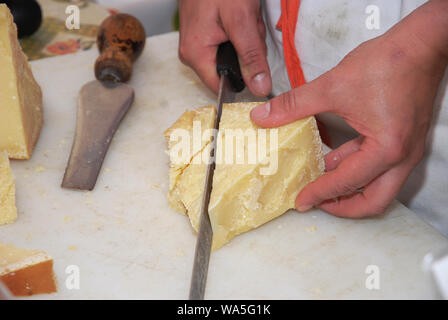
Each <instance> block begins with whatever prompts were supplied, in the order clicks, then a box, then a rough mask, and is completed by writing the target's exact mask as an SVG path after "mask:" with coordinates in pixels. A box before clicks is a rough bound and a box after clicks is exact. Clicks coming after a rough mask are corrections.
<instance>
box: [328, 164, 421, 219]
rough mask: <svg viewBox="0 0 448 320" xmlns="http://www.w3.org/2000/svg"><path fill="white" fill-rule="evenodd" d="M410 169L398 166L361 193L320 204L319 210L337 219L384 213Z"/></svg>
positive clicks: (375, 180)
mask: <svg viewBox="0 0 448 320" xmlns="http://www.w3.org/2000/svg"><path fill="white" fill-rule="evenodd" d="M411 170H412V167H409V166H406V165H398V166H396V167H394V168H392V169H390V170H388V171H386V172H385V173H383V174H382V175H380V176H379V177H377V178H376V179H374V180H373V181H372V182H371V183H369V184H368V185H367V186H366V187H365V188H364V190H363V191H362V192H358V193H355V194H353V195H351V196H347V197H341V198H339V199H337V200H329V201H325V202H323V203H321V204H320V205H319V208H321V209H322V210H324V211H326V212H328V213H331V214H333V215H335V216H338V217H345V218H361V217H367V216H372V215H378V214H381V213H384V212H385V211H386V209H387V207H388V205H389V204H390V203H391V202H392V201H393V200H394V198H395V197H396V196H397V194H398V193H399V192H400V189H401V187H402V186H403V184H404V183H405V181H406V179H407V177H408V176H409V174H410V172H411Z"/></svg>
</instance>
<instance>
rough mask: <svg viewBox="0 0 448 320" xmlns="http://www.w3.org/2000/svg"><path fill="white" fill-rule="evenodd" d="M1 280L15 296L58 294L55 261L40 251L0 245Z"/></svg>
mask: <svg viewBox="0 0 448 320" xmlns="http://www.w3.org/2000/svg"><path fill="white" fill-rule="evenodd" d="M0 280H1V281H2V282H3V283H4V285H5V286H6V287H7V288H8V289H9V291H10V292H11V293H12V294H13V295H15V296H30V295H34V294H41V293H52V292H56V283H55V279H54V274H53V260H52V258H51V257H50V256H49V255H48V254H46V253H45V252H43V251H40V250H27V249H22V248H17V247H14V246H11V245H8V244H2V243H0Z"/></svg>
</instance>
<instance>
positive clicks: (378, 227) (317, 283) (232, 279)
mask: <svg viewBox="0 0 448 320" xmlns="http://www.w3.org/2000/svg"><path fill="white" fill-rule="evenodd" d="M177 40H178V34H177V33H171V34H166V35H163V36H157V37H152V38H148V41H147V46H146V49H145V51H144V53H143V55H142V56H141V58H140V59H139V60H138V61H137V63H136V64H135V71H134V75H133V78H132V80H131V82H130V84H131V85H132V86H133V87H134V88H135V91H136V100H135V102H134V105H133V106H132V109H131V110H130V112H129V113H128V115H127V116H126V118H125V119H124V121H123V123H122V125H121V127H120V129H119V131H118V132H117V134H116V136H115V138H114V140H113V142H112V144H111V148H110V150H109V153H108V155H107V157H106V160H105V162H104V165H103V169H102V172H101V174H100V177H99V180H98V182H97V185H96V188H95V190H94V191H92V192H81V191H70V190H63V189H61V188H60V184H61V180H62V177H63V174H64V170H65V166H66V163H67V159H68V156H69V153H70V149H71V144H72V139H73V135H74V128H75V125H76V107H77V96H78V91H79V89H80V88H81V86H82V85H83V84H84V83H86V82H88V81H90V80H92V79H93V70H92V69H93V63H94V61H95V59H96V57H97V52H96V50H90V51H87V52H82V53H79V54H75V55H68V56H63V57H57V58H51V59H45V60H41V61H37V62H34V63H33V64H32V66H33V70H34V73H35V76H36V78H37V80H38V82H39V83H40V84H41V86H42V89H43V92H44V107H45V125H44V128H43V131H42V135H41V138H40V140H39V143H38V145H37V147H36V149H35V151H34V155H33V158H32V159H31V160H30V161H13V162H12V168H13V171H14V174H15V176H16V184H17V205H18V209H19V215H20V217H19V220H18V221H17V222H16V223H14V224H11V225H7V226H2V227H0V241H1V242H6V243H12V244H15V245H17V246H21V247H24V248H35V249H43V250H46V251H47V252H48V253H49V254H51V255H52V256H53V258H54V262H55V267H54V268H55V272H56V276H57V279H58V292H57V293H56V294H52V295H40V296H35V297H34V298H38V299H40V298H55V299H56V298H57V299H60V298H69V299H81V298H82V299H92V298H98V299H103V298H105V299H109V298H112V299H115V298H124V299H128V298H129V299H131V298H132V299H185V298H187V297H188V290H189V284H190V276H191V269H192V263H193V254H194V247H195V242H196V237H195V234H194V233H193V231H192V228H191V226H190V223H189V221H188V219H187V217H186V216H183V215H181V214H178V213H176V212H174V211H173V210H172V209H170V208H169V206H168V203H167V201H166V197H165V195H166V193H167V190H168V155H167V154H166V152H165V150H166V147H165V141H164V137H163V131H164V130H165V129H166V128H168V127H169V126H170V125H171V124H172V123H173V122H174V121H175V120H176V119H177V118H178V117H179V116H180V115H181V114H182V113H183V111H184V110H186V109H187V108H193V107H198V106H203V105H208V104H213V103H214V102H215V100H216V97H215V95H214V94H212V93H211V92H210V91H209V90H208V89H206V88H205V87H204V86H203V85H202V84H201V83H200V81H199V79H198V78H197V77H196V76H195V75H194V73H193V72H192V71H191V70H190V69H188V68H187V67H185V66H183V65H181V64H180V62H179V61H178V59H177ZM447 245H448V240H447V239H445V238H443V237H442V236H441V235H439V234H438V233H437V232H436V231H434V230H433V229H432V228H431V227H429V226H428V225H426V224H425V223H424V222H423V221H421V220H420V219H419V218H418V217H417V216H416V215H415V214H414V213H413V212H411V211H409V210H408V209H406V208H405V207H404V206H403V205H401V204H400V203H398V202H395V203H394V204H393V205H392V206H391V208H390V210H389V212H388V214H385V215H383V216H381V217H378V218H373V219H363V220H349V219H340V218H336V217H333V216H330V215H328V214H326V213H324V212H322V211H319V210H314V211H310V212H309V213H306V214H299V213H297V212H295V211H290V212H288V213H286V214H285V215H283V216H281V217H280V218H278V219H276V220H274V221H272V222H270V223H268V224H266V225H264V226H262V227H261V228H259V229H257V230H254V231H251V232H248V233H246V234H244V235H241V236H239V237H237V238H235V239H234V240H233V241H232V242H231V243H230V244H228V245H226V246H225V247H223V248H222V249H220V250H218V251H216V252H214V253H213V254H212V257H211V261H210V272H209V281H208V287H207V293H206V297H207V298H209V299H243V298H245V299H300V298H304V299H308V298H310V299H313V298H317V299H321V298H335V299H344V298H360V299H377V298H430V297H431V291H430V289H429V286H428V284H427V281H426V279H425V277H424V276H423V273H422V271H421V262H422V259H423V257H424V255H425V254H426V253H428V252H430V251H434V250H435V251H436V250H439V249H440V248H442V247H444V246H447ZM369 265H374V266H377V267H378V270H379V271H380V282H379V283H380V289H379V290H369V289H367V288H366V285H365V282H366V279H367V277H368V276H369V274H367V273H366V268H367V267H368V266H369ZM69 266H77V268H78V269H79V272H80V273H79V275H80V287H79V289H76V288H74V289H73V288H72V289H69V288H68V287H67V285H66V282H67V281H68V282H69V283H72V282H70V280H71V279H72V278H70V276H73V271H72V270H73V269H71V270H70V269H67V267H69ZM374 268H375V267H374ZM66 271H69V272H68V273H67V272H66Z"/></svg>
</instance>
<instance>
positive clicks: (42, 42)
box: [20, 0, 116, 60]
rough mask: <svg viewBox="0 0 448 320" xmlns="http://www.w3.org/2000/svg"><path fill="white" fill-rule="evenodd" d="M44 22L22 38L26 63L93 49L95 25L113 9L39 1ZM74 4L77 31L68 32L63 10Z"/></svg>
mask: <svg viewBox="0 0 448 320" xmlns="http://www.w3.org/2000/svg"><path fill="white" fill-rule="evenodd" d="M38 2H39V4H40V6H41V8H42V12H43V21H42V25H41V26H40V28H39V30H38V31H37V32H36V33H34V34H33V35H32V36H30V37H27V38H24V39H21V40H20V43H21V45H22V48H23V51H24V52H25V54H26V55H27V56H28V58H29V60H36V59H41V58H47V57H53V56H58V55H63V54H69V53H74V52H77V51H80V50H88V49H90V48H92V47H94V46H95V43H96V34H97V31H98V26H99V25H100V24H101V22H102V21H103V20H104V19H105V18H107V17H108V16H109V15H111V14H115V13H116V10H113V9H107V8H104V7H102V6H100V5H98V4H95V3H92V2H91V1H90V0H38ZM69 5H77V6H78V7H79V9H80V21H81V24H80V29H79V30H76V29H73V30H69V29H67V27H66V25H65V21H66V19H67V17H68V14H66V13H65V12H66V8H67V7H68V6H69Z"/></svg>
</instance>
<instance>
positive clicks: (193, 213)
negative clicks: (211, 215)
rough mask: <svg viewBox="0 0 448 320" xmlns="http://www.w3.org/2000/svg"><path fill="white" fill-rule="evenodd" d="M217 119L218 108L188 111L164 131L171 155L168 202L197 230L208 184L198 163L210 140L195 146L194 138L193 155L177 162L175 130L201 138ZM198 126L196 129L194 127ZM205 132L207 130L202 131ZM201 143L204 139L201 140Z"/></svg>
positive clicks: (191, 147)
mask: <svg viewBox="0 0 448 320" xmlns="http://www.w3.org/2000/svg"><path fill="white" fill-rule="evenodd" d="M214 117H215V108H214V107H213V106H206V107H201V108H198V109H196V110H192V111H186V112H185V113H184V114H183V115H182V116H181V117H180V118H179V119H178V120H177V121H176V122H175V123H174V124H173V125H172V126H171V127H170V128H169V129H167V130H166V131H165V137H166V139H167V145H168V149H169V150H171V151H172V152H171V153H170V160H171V161H170V164H171V169H170V186H169V192H168V201H169V203H170V205H171V207H172V208H174V209H175V210H177V211H179V212H182V213H185V214H187V215H188V216H189V217H190V220H191V223H192V225H193V227H194V228H195V229H196V230H197V229H198V225H199V210H200V201H201V199H200V198H201V193H202V189H201V188H198V186H203V185H204V182H205V169H206V166H205V165H203V164H201V163H199V164H196V165H192V163H195V162H197V161H196V159H197V158H199V157H201V156H202V152H203V151H204V149H205V148H206V146H208V145H209V144H210V141H211V138H210V136H209V137H207V138H206V139H205V140H203V141H197V143H196V144H195V143H193V141H192V140H193V139H190V141H188V143H187V146H188V148H189V151H190V154H189V155H185V156H186V157H187V159H185V161H183V159H180V161H175V159H174V157H176V156H177V154H176V152H174V148H175V145H176V144H177V143H178V142H177V141H176V140H177V139H176V137H175V133H176V130H178V129H181V130H185V132H186V133H188V136H189V137H192V136H193V131H194V130H198V129H199V127H200V132H199V134H201V135H202V133H203V131H205V130H206V129H210V128H213V124H214ZM195 123H196V126H194V124H195ZM201 129H204V130H201ZM201 140H202V139H201Z"/></svg>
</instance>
